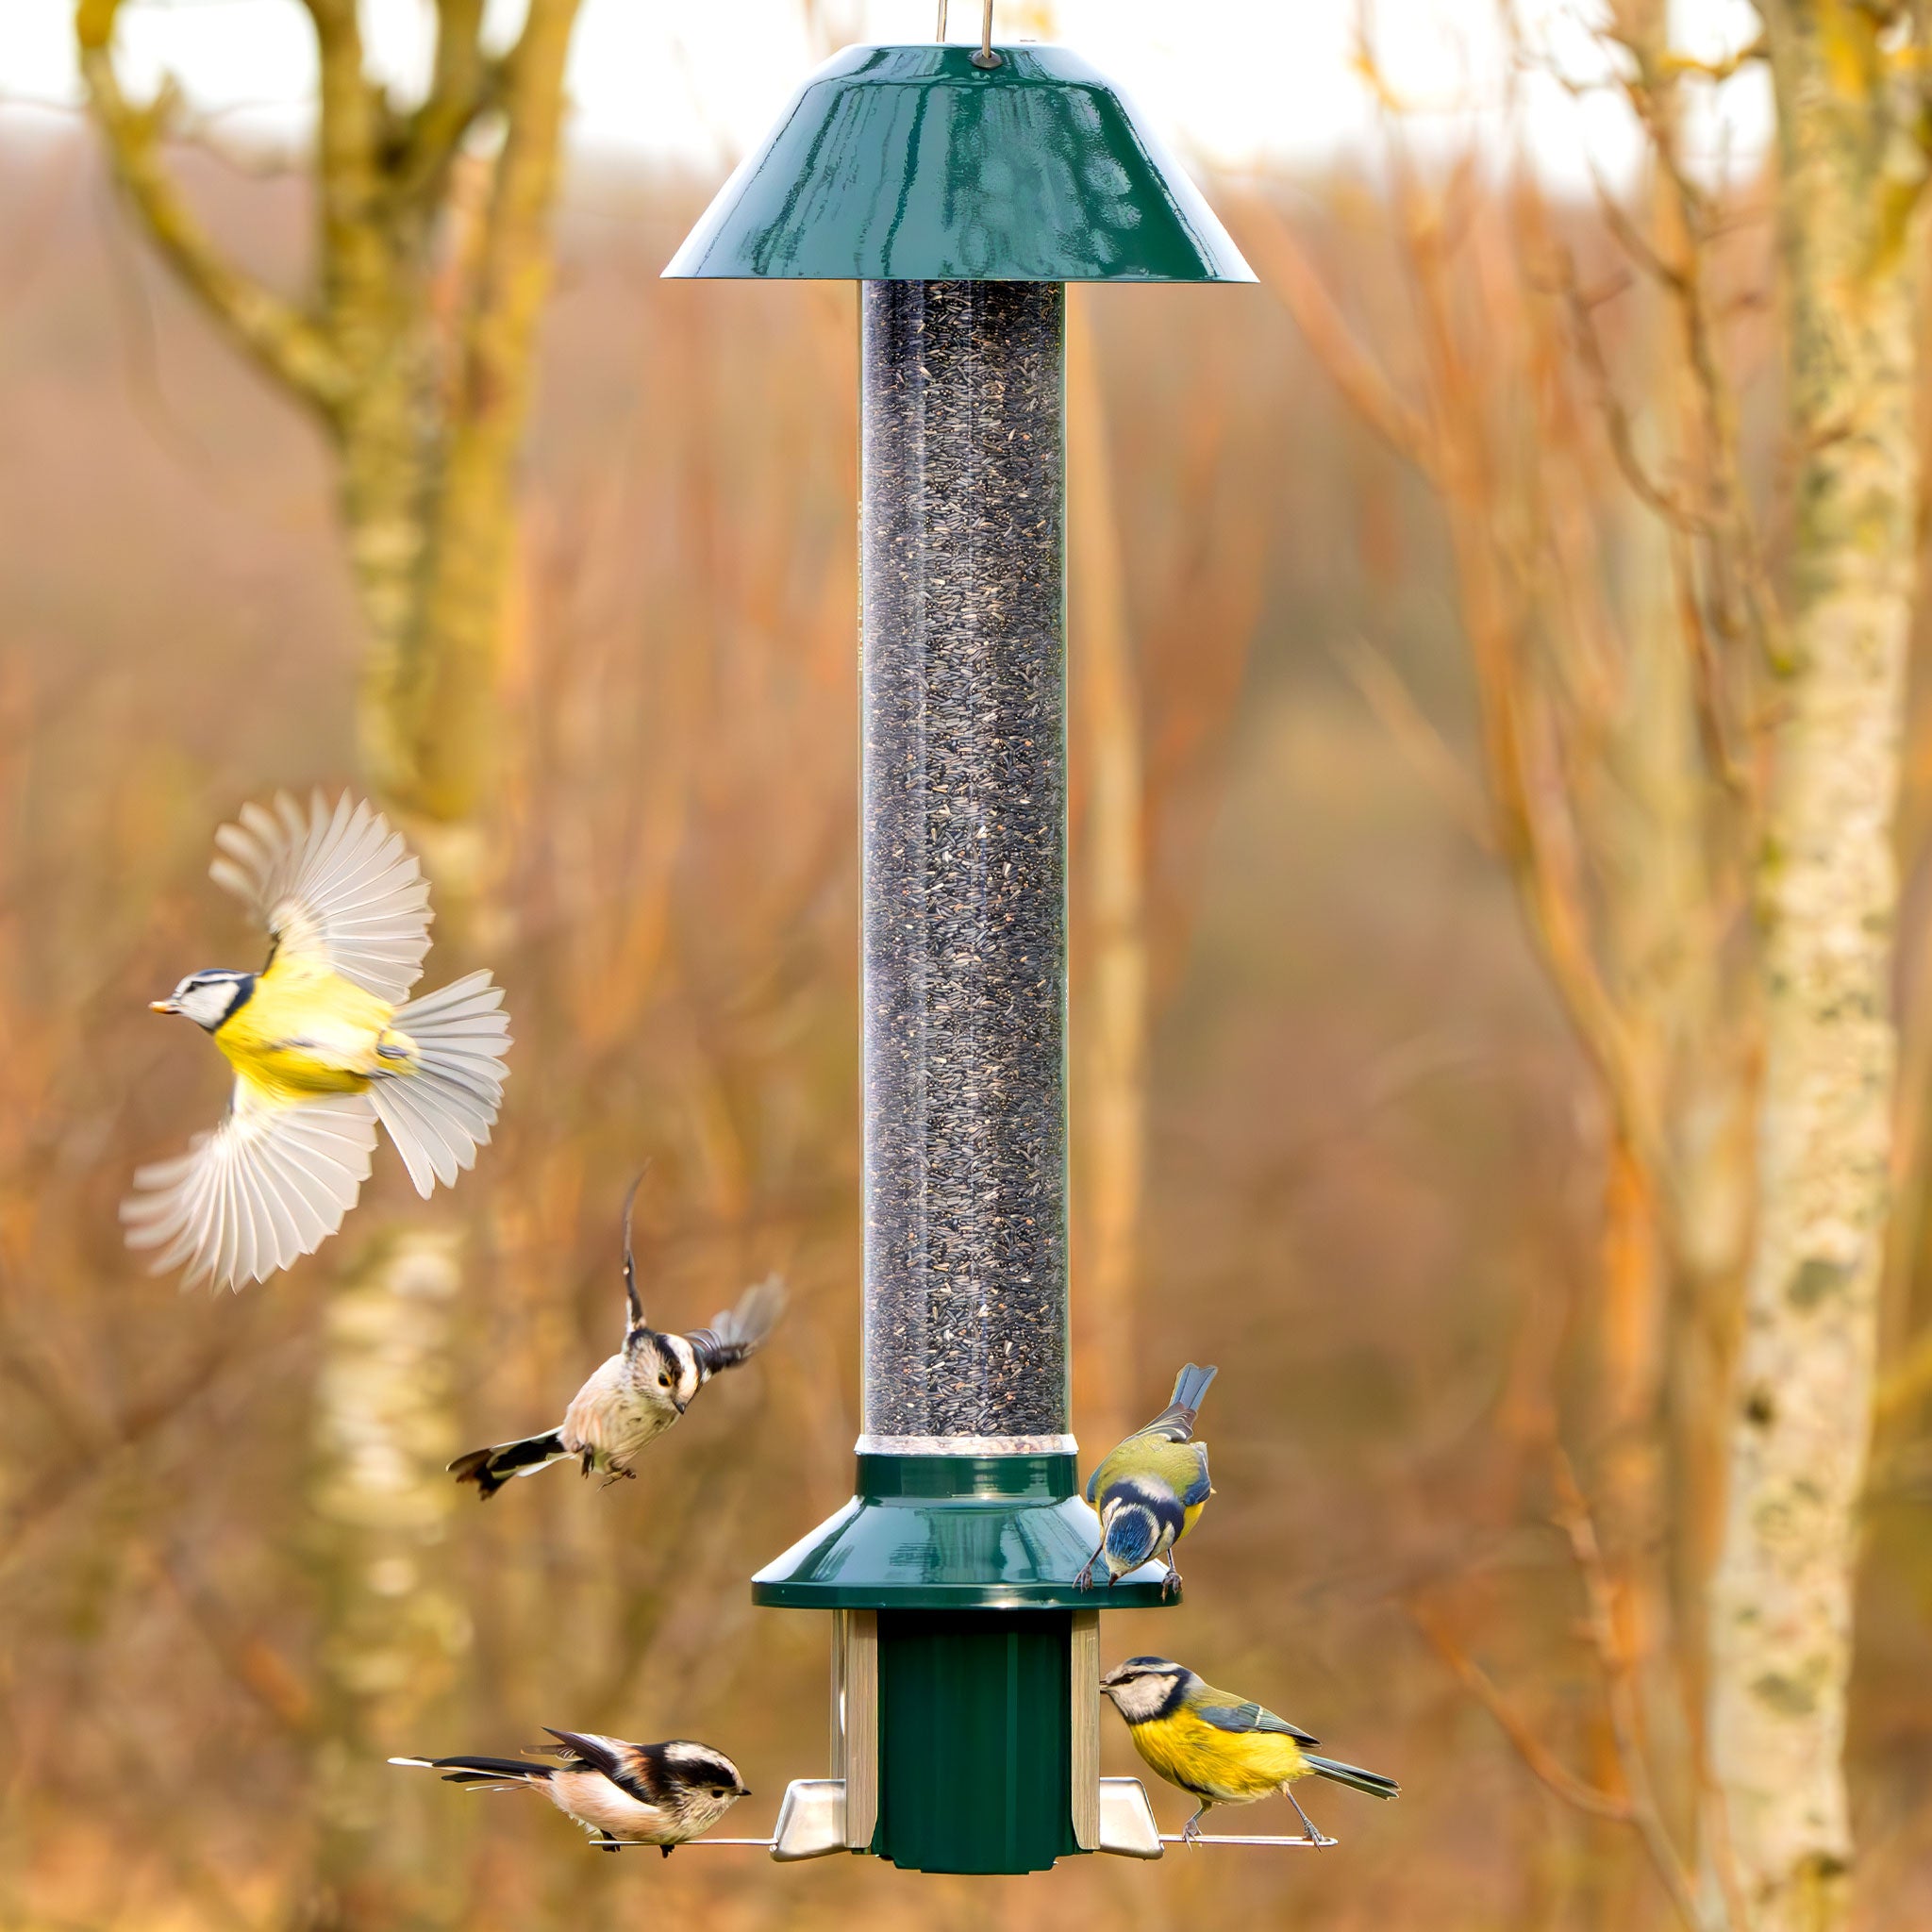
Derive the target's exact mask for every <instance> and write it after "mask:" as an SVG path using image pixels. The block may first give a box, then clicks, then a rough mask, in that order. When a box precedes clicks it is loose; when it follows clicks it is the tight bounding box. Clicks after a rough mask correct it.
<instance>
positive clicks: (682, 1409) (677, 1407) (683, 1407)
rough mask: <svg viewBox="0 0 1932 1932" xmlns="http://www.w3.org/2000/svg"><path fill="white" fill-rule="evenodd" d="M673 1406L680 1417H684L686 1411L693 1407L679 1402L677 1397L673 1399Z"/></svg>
mask: <svg viewBox="0 0 1932 1932" xmlns="http://www.w3.org/2000/svg"><path fill="white" fill-rule="evenodd" d="M671 1406H672V1407H673V1408H675V1410H676V1411H677V1412H678V1414H679V1415H682V1414H683V1413H684V1412H685V1410H686V1409H687V1408H689V1407H691V1405H690V1404H689V1403H686V1402H680V1401H678V1399H677V1398H676V1396H675V1395H674V1396H673V1397H672V1398H671Z"/></svg>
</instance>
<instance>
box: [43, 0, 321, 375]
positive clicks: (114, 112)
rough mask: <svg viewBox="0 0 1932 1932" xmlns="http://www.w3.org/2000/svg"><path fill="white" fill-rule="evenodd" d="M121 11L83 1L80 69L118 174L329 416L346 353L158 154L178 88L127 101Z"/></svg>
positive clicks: (227, 323) (172, 258)
mask: <svg viewBox="0 0 1932 1932" xmlns="http://www.w3.org/2000/svg"><path fill="white" fill-rule="evenodd" d="M119 10H120V0H82V4H81V6H80V8H79V9H78V11H77V13H76V15H75V32H76V35H77V38H78V40H79V44H80V69H81V75H82V78H83V79H84V80H85V82H86V84H87V90H88V98H89V102H90V104H91V106H92V110H93V117H94V121H95V123H96V125H98V126H99V127H100V129H101V132H102V134H103V135H104V137H105V138H106V140H107V143H108V155H109V157H110V158H111V160H112V162H113V167H114V174H115V177H116V179H117V180H118V181H119V182H120V184H121V186H122V188H123V190H124V191H125V193H126V195H127V198H128V199H129V201H131V202H132V203H133V205H134V207H135V209H136V211H137V212H138V213H139V214H140V216H141V219H142V224H143V225H144V226H145V227H146V229H147V232H148V235H149V237H150V239H151V240H152V241H153V242H154V243H155V246H156V247H157V248H158V249H159V250H160V252H161V254H162V256H163V257H164V258H165V259H166V260H167V262H168V264H169V266H170V267H171V268H173V270H174V271H175V275H177V276H179V278H180V279H181V281H182V282H183V283H184V284H185V285H186V286H187V287H188V288H189V289H190V290H192V292H193V293H194V295H195V296H196V297H197V298H198V299H199V300H200V301H201V303H202V304H203V305H204V307H206V308H208V310H209V311H210V313H212V314H213V315H214V317H215V318H216V320H217V321H218V322H220V323H221V324H222V325H223V326H224V327H225V328H226V329H227V330H228V331H229V333H230V334H231V335H233V336H234V337H235V338H236V340H237V341H239V342H240V343H241V344H242V347H243V348H244V349H245V350H246V351H247V352H248V354H249V355H250V357H252V358H254V360H255V361H256V363H257V364H258V366H259V367H261V368H262V369H264V370H266V371H267V372H268V374H269V375H272V376H274V377H275V379H276V381H278V382H280V383H282V384H283V385H284V386H285V387H286V388H288V389H289V390H291V391H293V392H294V393H295V394H296V395H297V396H298V397H300V398H301V399H302V400H303V401H304V402H306V403H308V404H309V405H310V406H311V407H313V408H317V409H320V410H322V411H323V412H324V413H327V412H328V411H329V410H331V409H332V408H334V406H335V404H336V403H337V401H338V400H339V399H340V397H341V391H342V386H343V371H342V368H341V361H340V358H338V357H337V356H336V354H335V352H334V350H333V348H332V347H331V345H330V343H329V341H328V339H327V337H326V336H325V334H324V332H323V331H322V330H321V329H320V328H319V327H317V325H315V323H314V322H312V321H311V320H310V319H309V318H308V316H306V315H304V314H303V313H302V311H301V310H300V309H299V308H296V307H294V305H293V304H291V303H290V302H288V301H285V300H284V299H283V298H282V297H281V296H279V295H276V294H275V293H273V292H272V291H269V290H268V289H265V288H264V287H262V285H261V284H260V283H259V282H258V281H256V280H255V279H254V278H253V277H252V276H250V275H244V274H243V273H242V271H241V270H240V269H238V268H236V267H235V266H234V265H233V264H232V263H231V262H229V261H228V260H227V259H226V258H225V257H224V256H223V255H222V253H221V252H220V250H219V249H217V248H216V246H215V245H214V242H212V240H211V239H210V238H209V236H208V232H207V230H206V229H204V228H203V226H202V225H201V223H200V222H199V221H198V220H197V219H196V218H195V215H194V213H193V211H192V209H191V208H189V206H188V204H187V202H186V201H185V200H183V198H182V196H181V192H180V190H179V189H178V187H177V186H176V185H175V180H174V178H173V177H172V175H169V173H168V171H167V169H166V168H165V166H164V165H163V164H162V161H161V158H160V151H159V150H160V142H161V139H162V134H163V130H164V128H165V125H166V123H167V118H168V114H169V112H170V110H171V108H172V107H173V105H174V95H173V90H172V88H171V87H169V86H164V87H163V88H162V90H161V92H160V93H159V94H158V96H157V97H156V99H155V100H154V101H153V102H152V103H150V104H149V105H148V106H146V107H144V108H142V107H137V106H136V105H135V104H134V103H132V102H131V101H129V100H128V98H127V96H126V94H125V92H124V91H123V89H122V86H121V79H120V75H119V74H118V73H117V72H116V70H115V67H114V57H113V34H114V21H115V16H116V14H117V13H118V12H119Z"/></svg>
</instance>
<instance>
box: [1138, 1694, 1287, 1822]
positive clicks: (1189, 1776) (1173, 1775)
mask: <svg viewBox="0 0 1932 1932" xmlns="http://www.w3.org/2000/svg"><path fill="white" fill-rule="evenodd" d="M1129 1735H1130V1736H1131V1737H1132V1738H1133V1740H1134V1746H1135V1748H1136V1749H1137V1750H1138V1751H1139V1752H1140V1754H1141V1757H1144V1758H1145V1759H1146V1760H1147V1762H1148V1764H1149V1765H1150V1766H1151V1767H1152V1768H1153V1769H1154V1770H1155V1771H1156V1772H1158V1774H1160V1775H1161V1776H1162V1777H1164V1778H1166V1779H1167V1780H1168V1781H1169V1782H1170V1783H1171V1784H1176V1785H1179V1786H1181V1787H1182V1789H1183V1790H1190V1791H1193V1792H1195V1793H1196V1794H1197V1795H1199V1796H1202V1797H1209V1798H1216V1799H1220V1800H1223V1801H1224V1802H1227V1803H1232V1804H1240V1803H1243V1802H1245V1801H1247V1800H1250V1799H1254V1798H1265V1797H1266V1796H1267V1795H1268V1793H1269V1792H1270V1791H1273V1790H1279V1789H1280V1787H1281V1786H1282V1785H1284V1784H1287V1783H1290V1782H1291V1781H1292V1780H1293V1779H1295V1778H1298V1777H1302V1776H1305V1775H1306V1774H1307V1765H1306V1763H1305V1762H1304V1760H1303V1757H1302V1752H1301V1746H1300V1745H1299V1744H1297V1743H1296V1742H1295V1740H1293V1739H1292V1738H1290V1737H1284V1736H1283V1735H1282V1734H1281V1733H1279V1732H1275V1731H1224V1730H1221V1729H1219V1728H1217V1727H1216V1726H1215V1725H1213V1724H1207V1723H1205V1722H1204V1721H1203V1720H1202V1719H1200V1718H1198V1717H1196V1716H1195V1715H1194V1713H1193V1712H1192V1711H1191V1710H1185V1709H1183V1710H1177V1711H1175V1712H1174V1713H1173V1715H1172V1716H1169V1717H1157V1718H1151V1719H1149V1720H1148V1721H1147V1722H1146V1723H1145V1724H1135V1725H1134V1726H1133V1727H1132V1729H1131V1731H1130V1733H1129Z"/></svg>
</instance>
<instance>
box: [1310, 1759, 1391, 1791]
mask: <svg viewBox="0 0 1932 1932" xmlns="http://www.w3.org/2000/svg"><path fill="white" fill-rule="evenodd" d="M1302 1762H1303V1763H1304V1764H1306V1765H1307V1767H1308V1769H1309V1770H1310V1771H1312V1772H1314V1773H1315V1774H1316V1775H1317V1776H1319V1777H1325V1778H1331V1779H1333V1780H1334V1782H1335V1783H1336V1784H1339V1785H1346V1786H1347V1787H1348V1788H1349V1789H1350V1790H1354V1791H1366V1792H1367V1793H1368V1794H1369V1796H1370V1797H1372V1798H1393V1797H1396V1796H1398V1795H1400V1793H1401V1790H1402V1787H1401V1786H1400V1785H1399V1784H1397V1783H1396V1782H1395V1780H1394V1779H1393V1778H1392V1777H1384V1776H1383V1775H1382V1774H1381V1773H1380V1772H1379V1771H1364V1770H1362V1768H1361V1767H1360V1766H1359V1765H1356V1764H1338V1763H1337V1762H1336V1761H1335V1759H1334V1758H1332V1757H1315V1756H1314V1755H1313V1754H1312V1753H1308V1752H1304V1753H1303V1755H1302Z"/></svg>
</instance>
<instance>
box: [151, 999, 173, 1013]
mask: <svg viewBox="0 0 1932 1932" xmlns="http://www.w3.org/2000/svg"><path fill="white" fill-rule="evenodd" d="M147 1009H148V1011H149V1012H150V1013H178V1012H179V1011H180V1010H181V1008H179V1007H177V1006H176V1005H175V1002H174V1001H173V1000H150V1001H148V1003H147Z"/></svg>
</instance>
